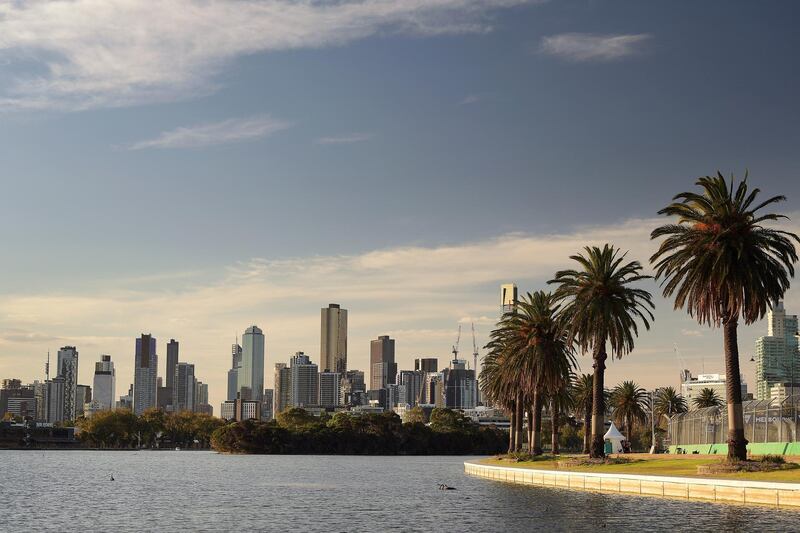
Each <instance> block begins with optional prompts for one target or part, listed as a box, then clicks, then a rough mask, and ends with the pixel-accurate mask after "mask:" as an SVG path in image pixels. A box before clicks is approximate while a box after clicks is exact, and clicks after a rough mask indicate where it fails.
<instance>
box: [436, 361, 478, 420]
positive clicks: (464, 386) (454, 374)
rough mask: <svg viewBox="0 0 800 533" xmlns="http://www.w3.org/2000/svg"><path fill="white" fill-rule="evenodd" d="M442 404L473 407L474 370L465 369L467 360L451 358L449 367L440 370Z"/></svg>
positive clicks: (462, 407) (451, 407)
mask: <svg viewBox="0 0 800 533" xmlns="http://www.w3.org/2000/svg"><path fill="white" fill-rule="evenodd" d="M442 381H443V384H444V404H445V407H447V408H450V409H472V408H474V407H475V403H476V398H475V371H474V370H467V362H466V361H465V360H463V359H453V361H451V362H450V368H445V369H444V370H442Z"/></svg>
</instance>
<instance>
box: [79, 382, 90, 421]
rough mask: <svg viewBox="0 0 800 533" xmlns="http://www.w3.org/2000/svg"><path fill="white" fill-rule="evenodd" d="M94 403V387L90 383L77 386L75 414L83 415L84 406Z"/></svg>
mask: <svg viewBox="0 0 800 533" xmlns="http://www.w3.org/2000/svg"><path fill="white" fill-rule="evenodd" d="M87 403H92V388H91V387H90V386H89V385H76V386H75V416H76V417H79V416H83V414H84V407H85V406H86V404H87Z"/></svg>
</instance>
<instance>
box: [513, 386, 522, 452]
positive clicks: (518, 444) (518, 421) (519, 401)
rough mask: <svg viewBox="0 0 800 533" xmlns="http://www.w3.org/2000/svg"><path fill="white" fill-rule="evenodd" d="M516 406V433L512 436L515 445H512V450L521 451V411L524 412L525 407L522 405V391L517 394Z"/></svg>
mask: <svg viewBox="0 0 800 533" xmlns="http://www.w3.org/2000/svg"><path fill="white" fill-rule="evenodd" d="M516 408H517V419H516V425H517V427H516V428H515V431H514V432H515V433H516V436H515V437H514V440H515V444H516V446H515V447H514V451H515V452H520V451H522V418H523V413H524V412H525V408H524V406H523V405H522V393H520V394H519V395H518V396H517V405H516Z"/></svg>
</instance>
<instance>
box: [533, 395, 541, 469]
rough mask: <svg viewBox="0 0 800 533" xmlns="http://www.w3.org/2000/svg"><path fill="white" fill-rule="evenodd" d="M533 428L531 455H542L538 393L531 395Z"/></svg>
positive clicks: (539, 397) (539, 396)
mask: <svg viewBox="0 0 800 533" xmlns="http://www.w3.org/2000/svg"><path fill="white" fill-rule="evenodd" d="M530 424H531V426H533V434H532V439H531V440H532V444H531V450H532V451H531V453H532V454H533V455H542V453H543V452H542V399H541V395H540V394H539V392H538V391H537V392H534V393H533V420H532V421H531V423H530Z"/></svg>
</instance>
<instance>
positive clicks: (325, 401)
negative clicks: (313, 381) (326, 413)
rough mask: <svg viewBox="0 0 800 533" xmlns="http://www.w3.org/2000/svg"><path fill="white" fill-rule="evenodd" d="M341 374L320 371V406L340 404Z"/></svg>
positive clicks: (331, 406) (327, 406)
mask: <svg viewBox="0 0 800 533" xmlns="http://www.w3.org/2000/svg"><path fill="white" fill-rule="evenodd" d="M340 382H341V374H339V373H338V372H320V373H319V393H318V398H319V405H320V407H325V408H333V407H338V406H339V387H340V385H341V383H340Z"/></svg>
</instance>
